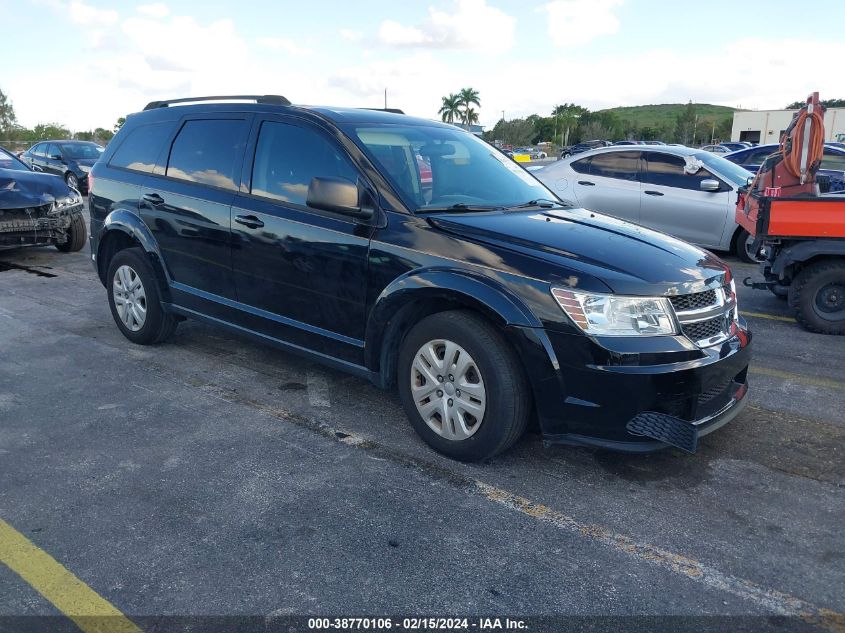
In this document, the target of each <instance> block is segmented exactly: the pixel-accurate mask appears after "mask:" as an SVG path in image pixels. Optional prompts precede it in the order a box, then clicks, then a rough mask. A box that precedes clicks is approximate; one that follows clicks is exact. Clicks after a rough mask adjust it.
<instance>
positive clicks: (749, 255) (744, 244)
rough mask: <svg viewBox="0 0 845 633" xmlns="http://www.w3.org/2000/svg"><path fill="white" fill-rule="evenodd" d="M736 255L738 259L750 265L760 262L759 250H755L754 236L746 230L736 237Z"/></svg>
mask: <svg viewBox="0 0 845 633" xmlns="http://www.w3.org/2000/svg"><path fill="white" fill-rule="evenodd" d="M736 254H737V257H739V258H740V259H741V260H742V261H744V262H746V263H748V264H757V263H759V262H760V256H759V254H758V249H755V248H754V236H753V235H751V233H749V232H748V231H746V230H745V229H742V230H740V232H739V235H737V237H736Z"/></svg>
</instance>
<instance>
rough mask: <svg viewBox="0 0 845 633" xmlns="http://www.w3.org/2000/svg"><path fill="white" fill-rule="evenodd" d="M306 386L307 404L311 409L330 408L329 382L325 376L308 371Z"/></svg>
mask: <svg viewBox="0 0 845 633" xmlns="http://www.w3.org/2000/svg"><path fill="white" fill-rule="evenodd" d="M306 384H307V386H308V402H309V403H310V404H311V406H312V407H330V406H332V403H331V400H330V399H329V382H328V381H327V380H326V378H325V376H323V375H322V374H318V373H317V372H311V371H309V372H308V375H307V378H306Z"/></svg>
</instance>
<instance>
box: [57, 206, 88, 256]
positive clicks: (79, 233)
mask: <svg viewBox="0 0 845 633" xmlns="http://www.w3.org/2000/svg"><path fill="white" fill-rule="evenodd" d="M87 241H88V229H87V228H86V227H85V218H83V217H82V214H81V213H74V214H73V215H71V216H70V228H68V230H67V240H66V241H65V242H62V243H61V244H56V248H58V249H59V250H60V251H61V252H63V253H75V252H76V251H81V250H82V247H83V246H85V242H87Z"/></svg>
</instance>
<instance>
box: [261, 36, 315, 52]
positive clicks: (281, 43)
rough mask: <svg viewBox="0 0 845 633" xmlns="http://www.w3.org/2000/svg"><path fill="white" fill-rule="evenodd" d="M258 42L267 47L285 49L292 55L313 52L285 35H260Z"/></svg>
mask: <svg viewBox="0 0 845 633" xmlns="http://www.w3.org/2000/svg"><path fill="white" fill-rule="evenodd" d="M258 43H259V44H261V45H262V46H264V47H265V48H270V49H272V50H275V51H284V52H286V53H288V54H290V55H309V54H310V53H311V49H309V48H304V47H302V46H300V45H299V44H297V43H296V42H294V41H293V40H290V39H287V38H284V37H259V38H258Z"/></svg>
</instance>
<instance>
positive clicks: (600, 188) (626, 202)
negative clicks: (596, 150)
mask: <svg viewBox="0 0 845 633" xmlns="http://www.w3.org/2000/svg"><path fill="white" fill-rule="evenodd" d="M641 154H642V152H639V151H625V152H603V153H600V154H594V155H592V156H586V157H584V158H582V159H580V160H575V161H573V162H572V165H571V166H572V169H573V170H574V171H575V178H574V180H575V183H574V190H575V195H576V197H577V198H578V204H580V205H581V206H582V207H584V208H586V209H590V210H592V211H598V212H599V213H606V214H607V215H612V216H615V217H617V218H621V219H623V220H629V221H630V222H639V221H640V182H639V169H640V167H639V163H640V156H641Z"/></svg>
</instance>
